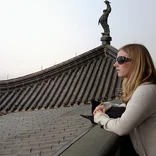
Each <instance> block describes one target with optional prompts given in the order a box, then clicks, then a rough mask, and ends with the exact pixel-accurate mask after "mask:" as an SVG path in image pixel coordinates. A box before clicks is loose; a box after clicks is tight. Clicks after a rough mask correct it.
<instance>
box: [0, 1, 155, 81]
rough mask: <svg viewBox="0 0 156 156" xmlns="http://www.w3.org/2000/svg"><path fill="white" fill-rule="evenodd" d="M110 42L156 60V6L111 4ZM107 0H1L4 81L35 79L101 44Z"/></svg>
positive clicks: (0, 45) (0, 73) (152, 3)
mask: <svg viewBox="0 0 156 156" xmlns="http://www.w3.org/2000/svg"><path fill="white" fill-rule="evenodd" d="M110 2H111V6H112V12H111V14H110V16H109V19H108V23H109V25H110V31H111V37H112V42H111V45H112V46H114V47H116V48H120V47H121V46H123V45H124V44H127V43H134V42H135V43H141V44H144V45H145V46H147V48H148V49H149V51H150V53H151V55H152V57H153V60H156V52H155V49H156V41H155V40H156V9H155V6H156V1H155V0H148V1H147V0H110ZM105 8H106V5H105V3H104V0H66V1H65V0H0V80H6V79H7V78H9V79H12V78H16V77H19V76H24V75H27V74H31V73H33V72H37V71H40V70H41V69H45V68H48V67H51V66H53V65H55V64H58V63H60V62H62V61H65V60H67V59H70V58H72V57H75V56H76V55H79V54H82V53H84V52H86V51H88V50H91V49H93V48H95V47H97V46H100V45H101V41H100V38H101V32H102V31H103V29H102V27H101V26H100V25H98V19H99V18H100V16H101V15H102V13H103V10H104V9H105Z"/></svg>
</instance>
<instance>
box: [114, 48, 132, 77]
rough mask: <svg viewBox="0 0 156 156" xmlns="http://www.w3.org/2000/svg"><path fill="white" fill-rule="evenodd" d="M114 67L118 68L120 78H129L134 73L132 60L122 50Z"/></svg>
mask: <svg viewBox="0 0 156 156" xmlns="http://www.w3.org/2000/svg"><path fill="white" fill-rule="evenodd" d="M121 56H122V57H121ZM124 60H125V61H124ZM114 67H115V68H116V70H117V73H118V76H119V77H126V78H128V77H129V76H130V74H131V72H132V62H131V58H130V57H129V56H128V53H126V52H124V51H123V50H120V51H119V52H118V54H117V60H116V62H115V64H114Z"/></svg>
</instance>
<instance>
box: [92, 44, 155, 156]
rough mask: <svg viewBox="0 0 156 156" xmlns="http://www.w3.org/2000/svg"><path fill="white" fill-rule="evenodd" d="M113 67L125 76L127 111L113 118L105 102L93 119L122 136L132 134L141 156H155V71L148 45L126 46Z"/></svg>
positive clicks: (124, 91) (123, 84) (120, 75)
mask: <svg viewBox="0 0 156 156" xmlns="http://www.w3.org/2000/svg"><path fill="white" fill-rule="evenodd" d="M114 67H115V68H116V70H117V74H118V76H119V77H122V78H123V83H122V101H123V103H124V104H126V110H125V112H124V113H123V114H122V116H121V117H120V118H116V119H113V118H110V117H109V116H108V115H107V114H105V112H106V111H107V109H105V105H99V106H97V107H96V109H95V110H94V112H93V114H94V122H96V123H98V124H100V125H102V126H103V127H104V129H106V130H108V131H111V132H114V133H116V134H118V135H120V136H123V135H127V134H129V135H130V138H131V141H132V144H133V147H134V149H135V151H136V152H137V153H138V155H140V156H155V155H156V70H155V67H154V63H153V61H152V58H151V56H150V54H149V52H148V50H147V48H146V47H145V46H143V45H140V44H129V45H126V46H123V47H122V48H121V49H120V50H119V52H118V54H117V58H116V62H115V64H114Z"/></svg>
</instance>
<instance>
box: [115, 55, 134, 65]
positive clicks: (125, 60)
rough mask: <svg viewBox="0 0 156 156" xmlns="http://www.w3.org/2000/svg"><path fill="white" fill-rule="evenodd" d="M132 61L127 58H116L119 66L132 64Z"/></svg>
mask: <svg viewBox="0 0 156 156" xmlns="http://www.w3.org/2000/svg"><path fill="white" fill-rule="evenodd" d="M130 61H132V60H131V59H130V58H127V57H124V56H119V57H117V58H116V62H117V63H118V64H123V63H125V62H130Z"/></svg>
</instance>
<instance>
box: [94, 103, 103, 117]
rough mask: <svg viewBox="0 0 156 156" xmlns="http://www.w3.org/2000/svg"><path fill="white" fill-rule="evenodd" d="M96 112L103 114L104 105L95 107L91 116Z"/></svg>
mask: <svg viewBox="0 0 156 156" xmlns="http://www.w3.org/2000/svg"><path fill="white" fill-rule="evenodd" d="M96 112H101V113H105V106H104V105H99V106H97V107H96V108H95V110H94V112H93V115H95V113H96Z"/></svg>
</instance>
